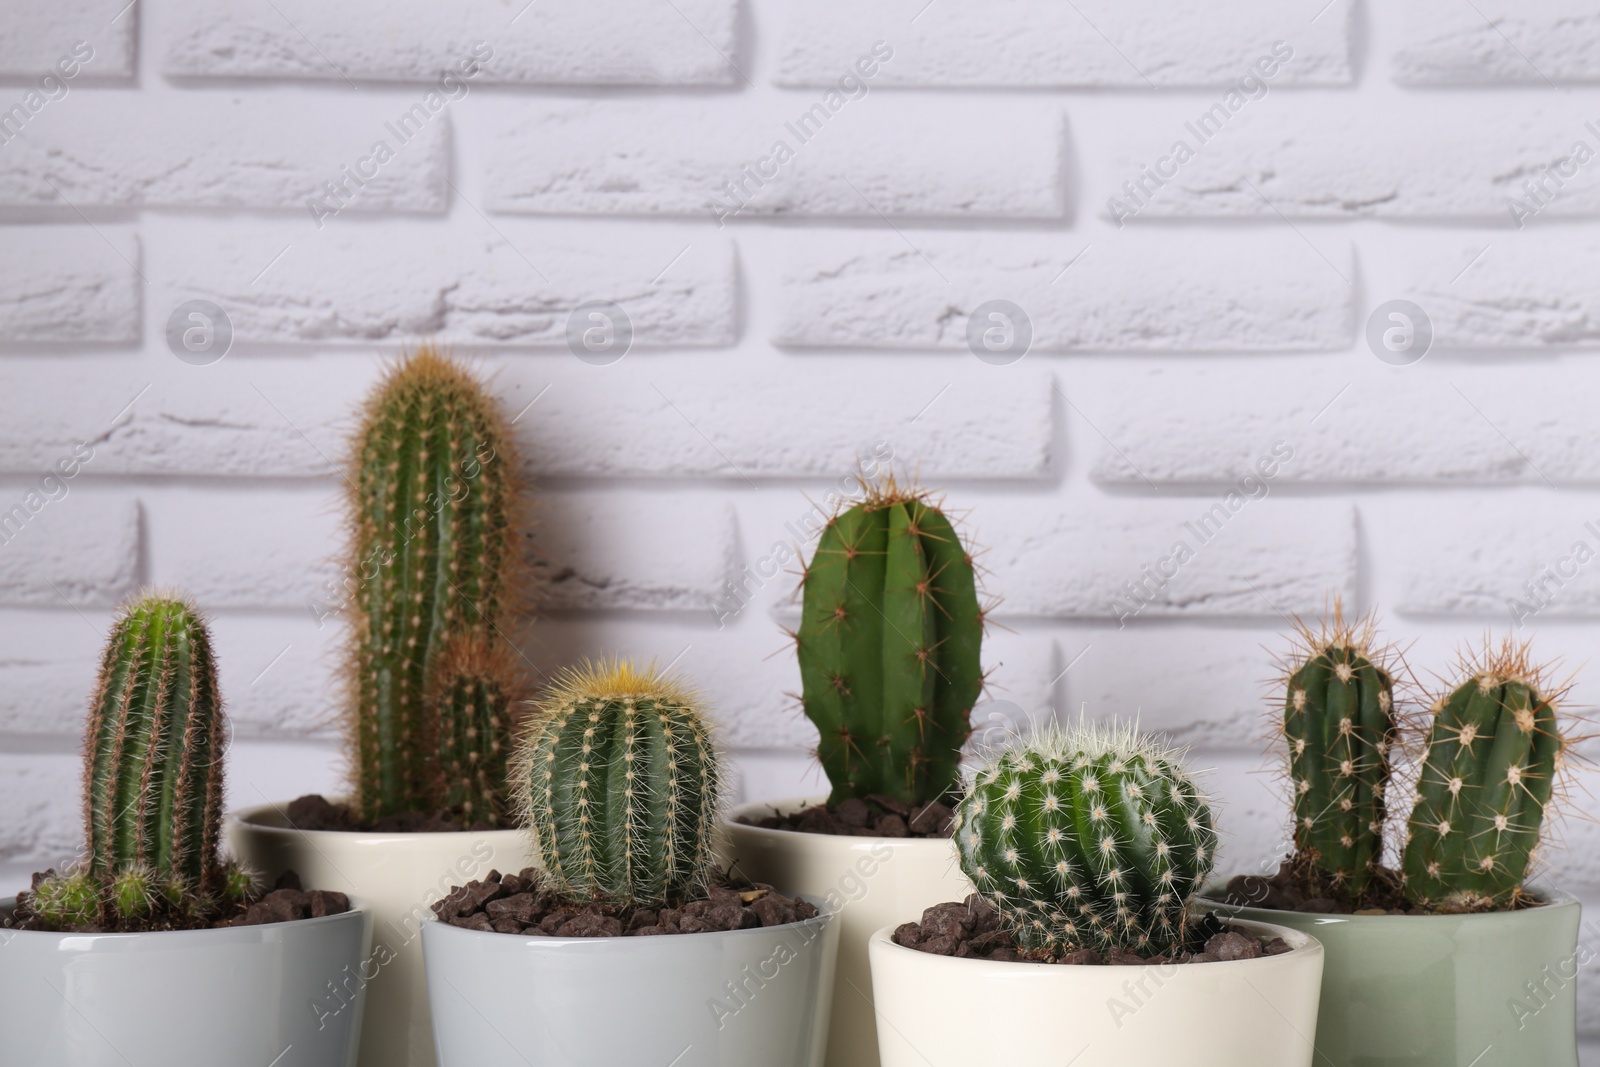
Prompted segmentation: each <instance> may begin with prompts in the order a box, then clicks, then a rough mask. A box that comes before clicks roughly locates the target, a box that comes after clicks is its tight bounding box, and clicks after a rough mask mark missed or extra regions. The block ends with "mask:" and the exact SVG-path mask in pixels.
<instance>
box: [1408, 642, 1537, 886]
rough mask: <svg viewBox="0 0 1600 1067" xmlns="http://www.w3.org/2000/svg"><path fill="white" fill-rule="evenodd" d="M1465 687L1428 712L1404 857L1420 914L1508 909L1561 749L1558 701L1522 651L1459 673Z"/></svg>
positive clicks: (1502, 651)
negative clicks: (1424, 748)
mask: <svg viewBox="0 0 1600 1067" xmlns="http://www.w3.org/2000/svg"><path fill="white" fill-rule="evenodd" d="M1463 667H1464V673H1465V674H1467V676H1468V677H1467V679H1466V681H1464V682H1462V683H1461V685H1459V686H1458V687H1457V688H1456V689H1455V691H1454V692H1452V693H1451V694H1450V695H1449V696H1447V697H1445V698H1443V699H1442V700H1440V701H1439V702H1438V703H1437V704H1435V705H1434V720H1433V726H1432V729H1431V730H1430V732H1429V737H1428V750H1427V755H1426V758H1425V760H1424V762H1423V766H1422V774H1421V779H1420V780H1419V781H1418V783H1417V803H1416V807H1415V808H1413V809H1412V812H1411V820H1410V826H1409V829H1410V837H1409V839H1408V841H1407V842H1406V849H1405V868H1404V869H1405V879H1406V897H1407V898H1408V899H1409V900H1410V901H1411V903H1412V904H1414V905H1416V906H1418V907H1424V908H1430V909H1435V910H1444V911H1483V910H1488V909H1493V908H1506V907H1510V906H1512V905H1513V904H1514V903H1515V902H1516V900H1517V898H1518V897H1519V895H1520V894H1521V892H1522V883H1523V880H1524V879H1525V878H1526V877H1527V874H1528V869H1529V865H1530V863H1531V862H1532V859H1533V855H1534V852H1535V850H1536V849H1537V848H1538V845H1539V840H1540V833H1541V830H1542V827H1543V824H1544V817H1545V812H1546V809H1547V807H1548V806H1549V804H1550V802H1551V797H1552V795H1553V792H1554V790H1555V787H1556V782H1557V778H1558V776H1559V774H1560V773H1561V770H1562V767H1563V759H1564V756H1565V753H1566V747H1567V742H1566V740H1565V739H1564V738H1563V737H1562V732H1561V729H1560V726H1559V724H1558V721H1557V709H1556V702H1557V700H1559V699H1560V697H1561V696H1562V695H1564V690H1562V691H1555V690H1554V689H1553V688H1552V686H1550V684H1549V683H1548V682H1547V681H1546V680H1545V679H1544V677H1543V674H1542V672H1541V671H1540V670H1538V669H1537V668H1535V667H1533V666H1532V665H1530V663H1529V661H1528V655H1527V648H1526V646H1521V645H1517V644H1514V643H1513V642H1511V641H1507V642H1505V643H1504V644H1503V645H1501V646H1500V647H1499V648H1498V649H1492V648H1485V650H1484V652H1483V654H1482V655H1480V656H1478V657H1476V658H1475V659H1473V660H1470V661H1468V662H1467V663H1465V664H1464V665H1463Z"/></svg>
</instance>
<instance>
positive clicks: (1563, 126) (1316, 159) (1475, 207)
mask: <svg viewBox="0 0 1600 1067" xmlns="http://www.w3.org/2000/svg"><path fill="white" fill-rule="evenodd" d="M1469 10H1470V8H1469ZM1461 103H1462V102H1461V101H1457V100H1455V99H1454V98H1450V97H1441V96H1439V95H1437V94H1416V95H1406V96H1402V97H1399V98H1397V99H1394V100H1386V101H1384V103H1383V105H1382V106H1375V105H1374V104H1373V103H1372V102H1371V101H1369V100H1367V99H1365V98H1357V97H1354V96H1319V97H1310V98H1308V97H1301V96H1296V95H1294V94H1285V93H1277V94H1272V95H1269V96H1268V97H1267V98H1266V99H1263V100H1259V101H1256V102H1252V103H1249V104H1248V105H1247V106H1246V107H1245V108H1244V109H1243V110H1241V111H1239V112H1238V113H1237V114H1232V115H1229V114H1228V112H1227V111H1226V109H1222V111H1221V112H1220V114H1221V115H1222V116H1223V119H1222V120H1220V126H1221V128H1220V129H1217V128H1216V126H1217V125H1218V124H1219V121H1218V120H1213V121H1212V122H1211V124H1210V125H1208V126H1207V127H1205V128H1204V130H1202V131H1201V132H1206V133H1208V136H1207V137H1206V139H1205V140H1204V141H1202V140H1201V138H1200V136H1198V135H1197V132H1196V131H1197V130H1199V129H1200V127H1199V125H1198V123H1199V120H1200V117H1201V116H1202V115H1203V114H1204V113H1205V112H1206V109H1207V108H1208V107H1210V106H1211V104H1209V103H1194V104H1187V105H1182V106H1178V105H1172V106H1163V107H1162V111H1163V112H1170V117H1168V118H1167V119H1166V120H1165V121H1162V120H1160V119H1159V118H1157V117H1156V116H1154V115H1151V116H1150V117H1149V119H1148V121H1140V122H1123V123H1119V124H1116V125H1115V126H1108V127H1107V128H1106V129H1105V131H1104V135H1105V137H1106V139H1107V151H1106V156H1105V158H1106V159H1107V160H1108V161H1109V169H1108V170H1105V171H1102V172H1101V173H1100V174H1099V175H1097V176H1096V177H1094V178H1091V179H1089V180H1088V181H1087V188H1088V190H1089V196H1090V198H1091V201H1092V202H1093V203H1095V204H1097V205H1098V206H1097V207H1096V209H1095V210H1097V211H1098V212H1099V213H1100V214H1102V215H1105V216H1107V217H1110V218H1124V217H1126V216H1127V215H1128V214H1130V213H1131V214H1136V215H1137V218H1138V219H1139V220H1146V219H1151V218H1186V217H1212V218H1260V219H1267V220H1271V221H1274V222H1276V221H1278V220H1279V216H1280V213H1281V214H1282V215H1283V216H1287V217H1290V218H1365V217H1378V218H1395V219H1427V218H1472V219H1484V220H1487V221H1490V222H1495V223H1504V224H1510V223H1512V222H1513V221H1514V219H1513V216H1512V214H1511V213H1510V210H1509V203H1510V198H1512V197H1517V198H1526V197H1527V196H1528V193H1527V191H1526V189H1525V185H1526V184H1527V183H1530V182H1537V181H1539V180H1540V179H1541V178H1542V176H1543V175H1544V174H1545V172H1546V170H1547V169H1548V168H1551V167H1555V166H1558V165H1559V166H1561V167H1562V169H1564V170H1566V171H1567V174H1566V176H1565V177H1562V182H1563V183H1564V184H1563V187H1562V188H1561V189H1560V191H1559V195H1556V196H1555V197H1554V199H1553V201H1552V202H1551V203H1550V204H1549V206H1548V207H1546V208H1545V209H1544V213H1545V214H1548V215H1550V216H1575V215H1583V216H1588V215H1594V214H1597V213H1600V182H1597V181H1596V179H1595V171H1596V168H1595V167H1594V166H1593V165H1589V166H1587V167H1579V166H1577V165H1576V164H1575V163H1574V164H1570V165H1569V164H1565V163H1562V161H1563V160H1564V159H1565V158H1566V157H1568V156H1569V155H1571V154H1572V153H1573V150H1574V144H1575V143H1576V142H1578V141H1580V140H1581V141H1584V142H1586V143H1587V145H1588V148H1589V152H1590V153H1591V154H1592V153H1594V152H1595V150H1596V148H1597V146H1600V135H1597V134H1596V133H1594V132H1593V131H1592V130H1590V129H1589V128H1588V126H1587V125H1586V124H1587V123H1590V122H1594V123H1596V124H1597V125H1600V113H1597V112H1596V111H1595V110H1594V109H1593V108H1592V107H1588V106H1586V102H1585V101H1584V100H1583V99H1582V98H1577V99H1573V98H1569V97H1565V96H1563V97H1562V98H1560V99H1555V100H1546V99H1543V98H1532V97H1528V96H1525V95H1517V94H1511V95H1501V96H1492V95H1486V96H1482V97H1479V98H1475V99H1474V100H1473V101H1472V103H1471V105H1470V107H1469V108H1467V109H1466V110H1458V105H1460V104H1461ZM1217 106H1218V107H1221V105H1220V104H1219V105H1217ZM1180 140H1181V141H1182V142H1183V143H1184V144H1186V145H1187V146H1188V148H1189V150H1190V151H1192V152H1193V153H1194V158H1193V159H1190V160H1189V161H1188V162H1186V163H1183V164H1182V165H1181V166H1179V165H1176V164H1175V163H1173V162H1163V160H1167V159H1170V158H1172V155H1173V153H1174V152H1175V150H1176V149H1175V144H1176V142H1178V141H1180ZM1145 168H1149V170H1146V169H1145ZM1174 170H1175V176H1173V177H1171V178H1170V179H1169V180H1166V181H1164V182H1161V179H1160V178H1159V175H1160V174H1161V173H1162V172H1168V173H1171V172H1173V171H1174ZM1152 171H1153V172H1154V173H1155V174H1156V175H1157V176H1156V177H1151V176H1150V174H1151V172H1152ZM1558 176H1559V175H1558ZM1141 181H1143V182H1146V185H1145V188H1144V189H1143V190H1142V191H1140V190H1137V189H1136V190H1134V191H1132V192H1130V190H1129V185H1130V183H1132V184H1135V185H1136V184H1137V183H1139V182H1141ZM1158 182H1160V184H1159V186H1158V185H1157V183H1158ZM1546 182H1547V187H1548V188H1549V189H1551V190H1554V189H1555V188H1556V185H1555V183H1554V181H1553V180H1550V179H1546ZM1141 205H1142V206H1141ZM1309 239H1313V240H1317V241H1318V243H1319V244H1323V245H1325V244H1326V243H1327V239H1326V238H1325V237H1312V238H1309Z"/></svg>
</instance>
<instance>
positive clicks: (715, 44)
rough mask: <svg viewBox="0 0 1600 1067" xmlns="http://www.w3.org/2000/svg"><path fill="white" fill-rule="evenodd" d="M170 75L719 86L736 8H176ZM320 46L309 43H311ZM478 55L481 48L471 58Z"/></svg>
mask: <svg viewBox="0 0 1600 1067" xmlns="http://www.w3.org/2000/svg"><path fill="white" fill-rule="evenodd" d="M174 7H175V9H176V12H175V14H174V17H173V22H172V25H173V26H174V27H181V28H180V29H176V30H175V31H174V33H173V36H172V37H171V39H170V40H169V42H168V45H167V50H166V54H165V56H164V57H163V59H162V70H163V72H164V73H166V74H169V75H178V76H193V77H208V78H214V77H243V78H315V79H333V80H338V81H341V82H343V81H344V80H346V79H356V80H361V79H370V80H376V81H410V82H438V81H439V79H440V76H441V74H442V73H443V72H444V71H446V70H447V69H452V68H455V69H459V68H458V67H457V65H458V64H459V63H461V62H463V61H469V60H471V59H472V58H474V56H477V57H478V58H481V59H482V61H483V62H482V68H481V72H480V73H479V74H478V75H477V76H476V77H475V78H474V79H473V80H474V81H477V80H482V81H490V82H501V83H507V84H514V85H515V84H521V85H539V84H555V85H563V84H566V85H726V86H731V85H733V84H735V82H736V81H740V80H743V78H742V75H740V74H739V72H738V67H737V66H736V64H740V63H741V62H742V61H741V60H740V59H739V57H738V55H737V52H738V43H737V33H736V23H737V16H738V7H737V5H736V4H735V3H734V2H733V0H674V2H673V3H671V4H656V3H650V2H648V0H539V2H538V3H531V4H527V5H526V6H524V4H522V3H521V2H518V3H516V4H504V3H498V2H494V0H469V2H467V3H461V4H456V5H452V6H451V7H449V8H448V9H446V8H441V7H439V6H438V5H437V4H429V3H426V2H424V0H396V2H394V3H388V4H385V5H384V6H383V7H382V8H381V9H376V10H365V9H360V8H354V7H339V6H336V5H328V4H320V3H316V2H315V0H236V2H233V3H230V4H228V5H226V6H219V5H217V4H214V3H209V2H207V0H179V2H177V3H175V4H174ZM313 42H315V43H313ZM474 49H477V51H476V52H475V51H474Z"/></svg>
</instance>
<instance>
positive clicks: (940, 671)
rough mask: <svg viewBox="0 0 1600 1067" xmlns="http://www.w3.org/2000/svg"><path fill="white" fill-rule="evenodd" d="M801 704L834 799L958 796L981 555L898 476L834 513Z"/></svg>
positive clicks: (808, 581)
mask: <svg viewBox="0 0 1600 1067" xmlns="http://www.w3.org/2000/svg"><path fill="white" fill-rule="evenodd" d="M802 589H803V591H804V606H803V608H802V615H801V622H800V629H799V632H798V633H797V634H796V635H795V641H796V646H797V648H798V650H799V657H800V678H801V683H802V686H803V694H802V697H801V700H802V703H803V705H804V708H805V713H806V717H807V718H809V719H810V720H811V721H812V723H814V724H815V725H816V728H817V732H818V734H819V741H818V745H817V758H818V759H819V760H820V761H821V763H822V767H823V770H824V771H826V772H827V775H828V781H829V782H830V783H831V784H832V787H833V789H832V792H831V793H830V795H829V798H828V801H829V803H830V804H837V803H838V802H840V801H842V800H845V799H847V798H849V797H865V796H868V795H870V794H874V793H877V794H883V795H886V796H890V797H894V798H896V799H897V800H899V801H901V802H903V803H906V804H912V805H918V804H925V803H927V802H929V801H933V800H944V799H949V798H951V797H953V796H954V794H955V793H956V791H957V790H958V788H959V786H960V777H961V775H960V761H961V748H962V746H963V745H964V744H966V741H967V737H968V736H969V735H970V734H971V732H972V728H971V715H972V707H973V705H974V704H975V703H977V700H978V694H979V691H980V690H981V689H982V688H983V671H982V668H981V667H980V666H979V662H978V656H979V646H980V645H981V643H982V639H983V618H984V613H983V610H982V608H980V607H979V604H978V593H977V579H976V575H975V571H974V568H973V564H972V557H971V555H970V554H969V553H968V551H967V549H966V547H965V546H963V545H962V543H961V539H960V538H959V537H958V536H957V535H956V532H955V529H954V528H953V527H952V526H951V524H950V520H949V519H947V518H946V517H945V516H944V514H943V513H942V512H941V511H940V510H939V509H938V508H937V507H935V506H934V505H933V504H932V503H930V501H929V499H928V497H927V494H925V493H923V492H921V491H917V490H907V489H903V488H901V487H900V486H898V485H897V484H896V483H895V482H894V480H893V478H889V479H887V480H886V481H885V482H883V483H882V484H880V485H877V486H873V487H869V491H868V494H867V497H866V499H865V500H863V501H862V502H861V503H859V504H856V505H855V506H854V507H851V508H849V509H848V510H845V511H842V512H841V513H839V514H837V515H835V516H834V517H833V518H832V519H831V520H830V521H829V523H828V525H827V526H826V527H825V528H824V529H823V531H822V538H821V541H820V542H819V543H818V545H817V550H816V553H815V554H814V555H813V556H812V558H811V563H810V565H809V566H808V567H807V568H806V572H805V578H804V579H803V583H802Z"/></svg>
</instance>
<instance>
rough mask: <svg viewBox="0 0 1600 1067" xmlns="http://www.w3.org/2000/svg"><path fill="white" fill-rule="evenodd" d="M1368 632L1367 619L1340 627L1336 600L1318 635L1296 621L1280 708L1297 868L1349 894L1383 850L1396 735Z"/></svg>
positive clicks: (1387, 684)
mask: <svg viewBox="0 0 1600 1067" xmlns="http://www.w3.org/2000/svg"><path fill="white" fill-rule="evenodd" d="M1372 634H1373V626H1372V622H1371V620H1370V619H1368V620H1365V621H1363V622H1361V623H1359V624H1357V625H1355V626H1351V625H1348V624H1346V623H1345V621H1344V618H1343V613H1342V611H1341V610H1340V608H1339V607H1338V606H1337V605H1336V606H1335V608H1334V613H1333V618H1332V619H1331V621H1329V622H1326V623H1325V624H1324V625H1323V628H1322V631H1321V632H1320V633H1313V632H1312V631H1311V630H1309V629H1307V628H1305V627H1304V626H1302V628H1301V634H1300V637H1301V643H1302V648H1301V649H1300V650H1299V653H1298V655H1297V656H1296V657H1295V658H1293V659H1292V660H1291V662H1290V664H1289V680H1288V686H1287V689H1288V692H1287V695H1286V697H1285V700H1284V708H1283V735H1284V737H1285V738H1286V739H1287V741H1288V743H1289V778H1290V781H1291V783H1292V785H1293V792H1294V845H1295V854H1296V857H1297V859H1298V866H1300V867H1301V869H1302V870H1304V869H1306V868H1310V869H1311V870H1315V871H1316V872H1319V873H1320V874H1321V875H1322V876H1323V877H1324V878H1325V879H1326V880H1327V881H1328V882H1329V883H1331V889H1332V891H1334V892H1337V893H1341V894H1344V895H1346V896H1347V897H1350V898H1358V897H1359V896H1360V895H1361V892H1362V891H1363V890H1364V889H1365V888H1366V885H1367V882H1368V881H1369V880H1370V878H1371V876H1372V873H1373V872H1374V871H1375V870H1377V868H1378V865H1379V863H1380V861H1381V860H1382V857H1383V828H1384V816H1385V813H1384V803H1385V795H1386V793H1387V790H1388V786H1389V774H1390V752H1391V750H1392V749H1393V746H1394V745H1395V744H1396V742H1397V741H1398V739H1399V726H1398V724H1397V723H1396V720H1395V711H1394V679H1393V677H1392V676H1391V674H1390V673H1389V672H1388V671H1387V670H1385V669H1384V668H1383V667H1382V666H1380V665H1379V664H1378V662H1377V660H1378V659H1379V658H1380V657H1379V656H1378V654H1377V653H1376V652H1374V651H1373V650H1372V649H1371V647H1370V646H1371V640H1372ZM1318 880H1319V881H1320V880H1321V879H1318Z"/></svg>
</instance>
